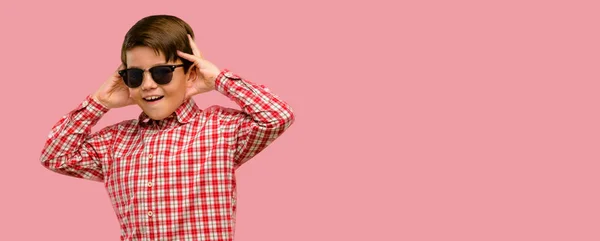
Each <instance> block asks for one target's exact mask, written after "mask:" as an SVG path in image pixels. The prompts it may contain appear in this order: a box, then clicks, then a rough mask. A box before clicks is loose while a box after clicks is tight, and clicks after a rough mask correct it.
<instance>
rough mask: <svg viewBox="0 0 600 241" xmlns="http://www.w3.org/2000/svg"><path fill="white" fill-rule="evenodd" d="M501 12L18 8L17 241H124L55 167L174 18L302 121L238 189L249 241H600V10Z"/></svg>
mask: <svg viewBox="0 0 600 241" xmlns="http://www.w3.org/2000/svg"><path fill="white" fill-rule="evenodd" d="M417 2H418V3H417ZM491 2H492V1H474V0H473V1H462V0H461V1H440V0H438V1H375V0H372V1H354V3H349V2H348V1H315V0H312V1H308V0H305V1H298V2H294V3H292V2H285V1H235V2H234V1H189V2H188V3H175V2H171V1H155V2H151V1H140V2H136V3H132V2H130V1H112V2H111V1H102V2H101V3H100V2H96V3H87V2H86V3H83V1H82V2H75V1H73V2H72V3H67V2H63V1H39V2H31V1H10V2H7V1H3V2H2V3H1V4H0V27H1V28H0V29H1V30H2V34H1V38H0V39H1V40H0V41H1V44H0V48H1V49H0V53H1V58H0V61H2V62H1V65H0V69H1V70H2V74H1V75H0V76H1V80H2V85H1V87H2V91H1V94H0V103H2V109H1V110H2V118H1V119H0V121H1V124H0V128H1V129H0V133H1V139H0V144H1V145H0V146H1V148H2V151H1V152H0V153H1V154H2V162H3V165H2V168H0V172H1V173H0V185H1V188H2V189H1V191H2V194H1V195H2V198H0V202H2V203H1V205H0V220H1V222H2V223H1V227H2V230H3V231H2V233H0V239H1V240H64V241H66V240H118V236H119V229H118V228H119V227H118V223H117V219H116V216H115V214H114V213H113V210H112V208H111V206H110V201H109V199H108V196H107V194H106V192H105V190H104V188H103V185H102V184H101V183H96V182H91V181H85V180H80V179H74V178H70V177H65V176H60V175H58V174H54V173H51V172H49V171H47V170H45V169H44V168H43V167H42V166H41V165H40V164H39V154H40V152H41V148H42V147H43V144H44V141H45V139H46V136H47V134H48V133H49V131H50V128H51V126H52V125H53V124H54V123H55V122H56V121H58V119H59V118H60V117H61V116H62V115H64V114H65V113H67V112H68V111H70V110H72V109H73V108H75V107H76V106H77V104H79V103H80V101H82V100H83V98H84V97H85V95H87V94H89V93H92V92H93V91H95V90H96V89H97V88H98V87H99V86H100V85H101V83H102V82H103V81H104V80H105V79H106V78H107V77H108V75H109V74H110V73H111V72H112V71H113V70H114V69H115V68H116V67H117V66H118V65H119V62H118V61H119V54H120V45H121V41H122V39H123V36H124V34H125V32H126V31H127V30H128V29H129V27H131V25H133V24H134V23H135V21H137V20H139V19H140V18H142V17H145V16H147V15H151V14H163V13H165V14H173V15H177V16H179V17H181V18H183V19H184V20H185V21H187V22H188V23H189V24H190V25H191V26H192V28H193V29H194V30H195V32H196V34H197V40H196V42H197V44H198V45H199V47H200V49H201V51H203V54H204V56H205V57H206V58H207V59H209V60H210V61H212V62H214V63H215V64H217V66H219V67H220V68H229V69H231V70H233V71H235V72H236V73H238V74H240V75H242V76H244V77H246V78H248V79H250V80H253V81H255V82H259V83H261V84H265V85H267V86H268V87H270V88H271V89H272V90H273V91H274V92H275V93H277V94H278V95H280V96H281V97H283V98H284V99H285V100H286V101H288V102H289V103H290V104H291V105H292V107H293V108H294V110H295V113H296V118H297V119H296V123H295V124H294V125H293V126H292V127H291V128H290V129H289V130H288V132H287V133H285V134H284V135H283V136H282V137H281V138H280V139H279V140H277V141H276V142H275V143H273V144H272V146H270V147H269V148H268V149H266V150H265V151H264V152H263V153H261V154H259V155H258V156H257V157H256V158H254V159H253V160H252V161H250V162H248V163H247V164H246V165H245V166H243V167H242V168H240V169H239V171H238V173H237V176H238V180H239V213H238V226H237V235H236V240H241V241H244V240H290V241H294V240H461V241H466V240H474V241H475V240H477V241H479V240H546V241H547V240H600V232H598V230H600V228H599V226H600V205H599V203H600V198H599V195H598V193H599V191H598V190H599V181H600V175H599V174H598V169H599V168H600V165H599V163H598V161H599V160H600V154H599V149H598V146H599V144H600V129H599V125H598V123H599V118H600V115H599V114H598V111H599V109H600V99H599V97H600V93H599V89H600V83H599V81H598V77H599V73H600V70H599V68H598V67H599V66H600V62H599V61H600V53H599V46H600V41H599V40H600V39H599V37H600V34H599V33H600V31H599V30H598V28H599V25H598V23H599V22H600V15H599V14H598V9H599V8H598V7H599V5H598V4H596V3H597V1H566V0H565V1H522V0H521V1H493V2H494V3H491ZM67 88H68V89H67ZM195 99H196V101H197V102H198V104H199V105H200V106H201V107H202V108H204V107H207V106H208V105H211V104H221V105H226V106H230V107H235V105H234V103H232V102H231V101H229V100H228V99H226V98H225V97H224V96H222V95H220V94H219V93H217V92H211V93H209V94H205V95H201V96H197V97H196V98H195ZM138 113H139V108H138V107H136V106H133V107H128V108H125V109H117V110H112V111H110V112H109V113H108V114H107V115H106V116H105V117H104V118H103V119H102V120H101V122H100V123H99V124H98V125H97V126H96V128H95V130H98V128H100V127H104V126H106V125H108V124H112V123H115V122H116V121H118V120H121V119H125V118H135V117H136V116H137V114H138Z"/></svg>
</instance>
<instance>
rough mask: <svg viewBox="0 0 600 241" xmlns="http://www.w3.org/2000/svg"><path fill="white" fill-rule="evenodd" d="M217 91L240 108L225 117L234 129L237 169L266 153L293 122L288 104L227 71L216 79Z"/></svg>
mask: <svg viewBox="0 0 600 241" xmlns="http://www.w3.org/2000/svg"><path fill="white" fill-rule="evenodd" d="M215 89H216V90H217V91H219V92H220V93H222V94H224V95H226V96H227V97H229V99H231V100H233V101H234V102H236V103H237V104H238V105H239V106H240V107H241V111H229V112H228V113H227V114H224V115H226V118H229V122H230V123H232V125H234V128H233V129H234V130H235V133H233V135H234V137H235V145H234V148H235V157H234V159H235V165H236V167H239V166H240V165H242V164H243V163H245V162H246V161H248V160H249V159H250V158H252V157H254V156H255V155H256V154H258V153H260V152H261V151H262V150H264V149H265V148H266V147H267V146H268V145H269V144H271V143H272V142H273V141H274V140H275V139H277V138H278V137H279V136H281V135H282V134H283V133H284V131H285V130H287V129H288V128H289V127H290V126H291V125H292V123H293V122H294V118H295V117H294V113H293V110H292V108H291V107H290V106H289V105H288V104H287V103H286V102H285V101H283V100H282V99H280V98H279V97H278V96H277V95H275V94H273V93H271V91H270V90H269V89H268V88H266V87H265V86H263V85H258V84H255V83H253V82H251V81H249V80H247V79H244V78H241V77H240V76H238V75H236V74H233V73H232V72H231V71H229V70H227V69H224V70H223V71H221V73H220V74H219V75H218V76H217V78H216V79H215Z"/></svg>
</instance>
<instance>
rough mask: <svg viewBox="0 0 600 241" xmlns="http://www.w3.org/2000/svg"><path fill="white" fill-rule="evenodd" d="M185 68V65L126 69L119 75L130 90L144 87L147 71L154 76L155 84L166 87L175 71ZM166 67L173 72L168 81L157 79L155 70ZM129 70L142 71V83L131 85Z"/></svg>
mask: <svg viewBox="0 0 600 241" xmlns="http://www.w3.org/2000/svg"><path fill="white" fill-rule="evenodd" d="M183 66H185V65H184V64H178V65H157V66H153V67H152V68H149V69H147V70H144V69H140V68H129V69H124V70H119V75H120V76H121V78H122V79H123V82H125V85H127V86H128V87H129V88H137V87H140V86H141V85H142V83H143V82H144V72H146V71H148V72H150V75H152V79H153V80H154V82H155V83H157V84H159V85H166V84H168V83H170V82H171V80H172V79H173V75H172V73H173V72H174V71H175V69H176V68H178V67H183ZM164 67H168V68H170V70H171V72H169V75H170V76H169V78H168V79H161V78H156V77H155V75H156V74H155V72H154V70H156V69H157V68H164ZM128 70H138V71H141V75H142V77H141V78H140V81H138V82H136V83H131V81H128V78H127V71H128ZM136 74H139V72H137V73H136Z"/></svg>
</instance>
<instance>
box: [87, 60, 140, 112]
mask: <svg viewBox="0 0 600 241" xmlns="http://www.w3.org/2000/svg"><path fill="white" fill-rule="evenodd" d="M122 69H125V66H124V65H123V64H121V65H120V66H119V68H118V69H117V70H116V71H115V72H114V73H113V74H112V75H111V76H110V77H109V78H108V79H107V80H106V81H105V82H104V84H102V86H101V87H100V89H98V90H97V91H96V93H94V94H93V95H92V97H93V98H95V99H96V100H98V102H100V103H101V104H102V105H103V106H104V107H106V108H109V109H111V108H119V107H124V106H128V105H132V104H134V103H135V102H134V101H133V99H132V98H131V96H130V95H129V88H127V85H125V82H123V78H122V77H121V76H120V75H119V70H122Z"/></svg>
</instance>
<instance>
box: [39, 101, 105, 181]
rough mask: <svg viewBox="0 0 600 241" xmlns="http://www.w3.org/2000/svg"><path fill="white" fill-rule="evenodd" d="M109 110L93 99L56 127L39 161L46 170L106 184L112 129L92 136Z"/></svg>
mask: <svg viewBox="0 0 600 241" xmlns="http://www.w3.org/2000/svg"><path fill="white" fill-rule="evenodd" d="M106 112H108V109H107V108H106V107H104V106H102V104H100V103H99V102H97V101H96V100H95V99H94V98H92V97H91V96H87V97H86V99H85V100H84V101H83V102H82V103H81V104H80V105H79V106H78V107H77V108H76V109H74V110H72V111H71V112H69V113H68V114H67V115H65V116H63V117H62V118H61V119H60V120H59V121H58V122H57V123H56V124H55V125H54V126H53V127H52V130H51V131H50V134H49V135H48V138H47V140H46V142H45V145H44V148H43V149H42V153H41V157H40V161H41V164H42V165H43V166H44V167H46V168H47V169H49V170H51V171H53V172H56V173H60V174H63V175H67V176H72V177H77V178H83V179H88V180H93V181H99V182H100V181H103V180H104V175H103V172H102V164H101V161H100V160H101V159H102V158H103V157H105V156H107V155H108V151H109V146H110V144H111V135H112V127H107V128H104V129H102V130H100V131H98V132H96V133H94V134H91V129H92V127H93V126H94V125H95V124H96V123H97V122H98V121H99V120H100V118H101V117H102V115H104V114H105V113H106Z"/></svg>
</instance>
